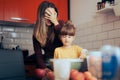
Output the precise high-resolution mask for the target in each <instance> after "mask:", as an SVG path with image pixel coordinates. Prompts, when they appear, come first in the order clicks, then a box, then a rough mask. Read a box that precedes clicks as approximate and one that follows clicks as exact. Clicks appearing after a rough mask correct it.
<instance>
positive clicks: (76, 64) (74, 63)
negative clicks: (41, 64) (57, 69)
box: [50, 59, 83, 70]
mask: <svg viewBox="0 0 120 80" xmlns="http://www.w3.org/2000/svg"><path fill="white" fill-rule="evenodd" d="M56 60H59V61H68V62H70V68H71V69H77V70H79V69H80V68H81V62H83V60H82V59H50V64H51V66H52V69H53V66H54V65H53V63H54V61H56ZM61 65H65V64H61Z"/></svg>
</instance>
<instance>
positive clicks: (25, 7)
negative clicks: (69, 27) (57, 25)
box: [0, 0, 68, 23]
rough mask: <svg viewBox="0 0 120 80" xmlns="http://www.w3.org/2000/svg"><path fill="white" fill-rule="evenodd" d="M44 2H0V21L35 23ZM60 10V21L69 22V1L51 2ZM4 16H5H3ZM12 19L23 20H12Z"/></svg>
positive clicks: (1, 0)
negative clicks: (38, 9)
mask: <svg viewBox="0 0 120 80" xmlns="http://www.w3.org/2000/svg"><path fill="white" fill-rule="evenodd" d="M42 1H43V0H0V20H2V19H3V17H4V20H5V21H14V22H25V23H35V22H36V15H37V8H38V5H39V4H40V3H41V2H42ZM49 1H50V2H53V3H54V4H55V5H56V7H57V8H58V12H59V14H58V19H62V20H64V21H66V20H68V0H49ZM3 14H4V15H3ZM11 17H15V18H22V19H23V20H19V21H18V20H11Z"/></svg>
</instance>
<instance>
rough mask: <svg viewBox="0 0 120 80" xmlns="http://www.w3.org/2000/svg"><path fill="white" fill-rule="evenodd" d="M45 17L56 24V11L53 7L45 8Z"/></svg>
mask: <svg viewBox="0 0 120 80" xmlns="http://www.w3.org/2000/svg"><path fill="white" fill-rule="evenodd" d="M45 19H48V20H50V21H51V22H52V23H53V24H54V25H58V20H57V12H56V11H55V10H54V8H47V9H46V10H45Z"/></svg>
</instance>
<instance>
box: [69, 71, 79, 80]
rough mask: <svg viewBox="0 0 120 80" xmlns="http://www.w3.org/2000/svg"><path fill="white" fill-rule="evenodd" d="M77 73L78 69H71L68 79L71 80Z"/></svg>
mask: <svg viewBox="0 0 120 80" xmlns="http://www.w3.org/2000/svg"><path fill="white" fill-rule="evenodd" d="M78 73H79V72H78V70H75V69H72V70H71V71H70V79H71V80H73V79H74V78H75V77H76V75H77V74H78Z"/></svg>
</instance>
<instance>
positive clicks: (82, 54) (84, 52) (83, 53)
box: [80, 49, 88, 59]
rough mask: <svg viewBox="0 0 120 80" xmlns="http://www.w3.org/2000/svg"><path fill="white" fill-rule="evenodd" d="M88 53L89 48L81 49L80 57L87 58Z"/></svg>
mask: <svg viewBox="0 0 120 80" xmlns="http://www.w3.org/2000/svg"><path fill="white" fill-rule="evenodd" d="M87 55H88V50H87V49H83V50H82V51H81V55H80V58H81V59H85V58H86V57H87Z"/></svg>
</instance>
